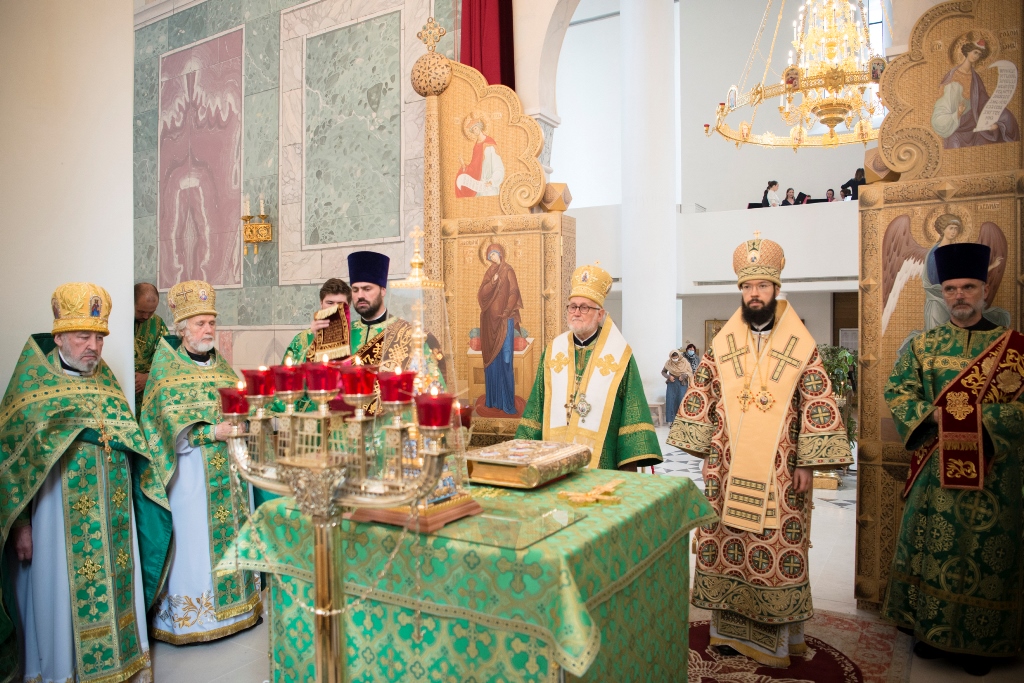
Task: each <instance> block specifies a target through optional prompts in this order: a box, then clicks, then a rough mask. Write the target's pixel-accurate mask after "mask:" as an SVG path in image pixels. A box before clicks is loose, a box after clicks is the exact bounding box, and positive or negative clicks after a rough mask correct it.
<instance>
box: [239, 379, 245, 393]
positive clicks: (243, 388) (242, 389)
mask: <svg viewBox="0 0 1024 683" xmlns="http://www.w3.org/2000/svg"><path fill="white" fill-rule="evenodd" d="M238 390H239V391H245V382H243V381H242V380H238Z"/></svg>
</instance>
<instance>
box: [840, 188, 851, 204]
mask: <svg viewBox="0 0 1024 683" xmlns="http://www.w3.org/2000/svg"><path fill="white" fill-rule="evenodd" d="M850 194H851V192H850V188H848V187H844V188H841V189H840V190H839V196H840V197H842V201H844V202H848V201H850Z"/></svg>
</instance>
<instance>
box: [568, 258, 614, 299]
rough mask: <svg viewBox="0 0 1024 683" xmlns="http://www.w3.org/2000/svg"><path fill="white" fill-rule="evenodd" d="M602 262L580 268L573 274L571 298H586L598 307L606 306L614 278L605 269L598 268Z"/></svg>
mask: <svg viewBox="0 0 1024 683" xmlns="http://www.w3.org/2000/svg"><path fill="white" fill-rule="evenodd" d="M598 263H600V261H595V262H594V263H593V264H592V265H588V266H580V267H579V268H577V269H576V271H575V272H574V273H573V274H572V291H571V292H569V297H570V298H571V297H574V296H584V297H586V298H588V299H590V300H591V301H593V302H594V303H596V304H597V305H598V306H604V298H605V297H606V296H608V292H610V291H611V290H612V276H611V274H610V273H609V272H608V271H607V270H605V269H604V268H600V267H598V265H597V264H598Z"/></svg>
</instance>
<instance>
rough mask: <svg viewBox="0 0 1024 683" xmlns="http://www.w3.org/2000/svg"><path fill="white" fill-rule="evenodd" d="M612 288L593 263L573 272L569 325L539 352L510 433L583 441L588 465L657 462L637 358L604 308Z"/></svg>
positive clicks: (629, 466) (658, 454) (628, 465)
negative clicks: (588, 455)
mask: <svg viewBox="0 0 1024 683" xmlns="http://www.w3.org/2000/svg"><path fill="white" fill-rule="evenodd" d="M611 287H612V277H611V275H610V274H609V273H608V272H607V271H606V270H604V269H603V268H599V267H598V266H596V265H588V266H581V267H579V268H577V269H576V272H575V273H573V276H572V291H571V292H570V294H569V305H568V306H567V307H566V311H567V321H568V325H569V330H570V331H569V332H563V333H562V334H560V335H558V336H557V337H555V339H554V340H553V341H552V342H551V343H550V344H548V346H547V347H546V348H545V349H544V351H543V353H541V356H540V363H539V365H538V366H537V378H536V380H534V383H533V391H531V392H530V398H529V400H528V401H527V402H526V407H525V408H524V409H523V417H522V419H521V421H520V423H519V427H518V429H517V430H516V438H517V439H535V440H540V439H543V440H546V441H565V442H573V443H578V444H585V445H587V446H589V447H590V449H591V451H592V457H591V461H590V467H592V468H594V467H600V468H603V469H621V470H630V471H636V470H637V468H639V467H646V466H648V465H655V464H657V463H660V462H661V445H660V444H659V443H658V437H657V434H655V431H654V424H653V422H652V421H651V409H650V407H649V406H648V405H647V397H646V396H645V395H644V388H643V384H642V383H641V381H640V372H639V370H638V369H637V366H636V360H634V358H633V353H632V351H631V350H630V348H629V344H627V343H626V340H625V339H624V338H623V336H622V333H621V332H619V328H618V327H616V325H615V323H614V322H612V320H611V318H609V317H608V314H607V311H605V310H604V308H603V306H604V300H605V297H606V296H607V295H608V292H609V291H610V290H611Z"/></svg>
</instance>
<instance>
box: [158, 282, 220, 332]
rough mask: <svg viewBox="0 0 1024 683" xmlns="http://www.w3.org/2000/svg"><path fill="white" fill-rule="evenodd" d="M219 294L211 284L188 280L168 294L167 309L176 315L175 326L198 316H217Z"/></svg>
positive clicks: (177, 285)
mask: <svg viewBox="0 0 1024 683" xmlns="http://www.w3.org/2000/svg"><path fill="white" fill-rule="evenodd" d="M216 304H217V292H215V291H214V289H213V286H212V285H211V284H210V283H209V282H203V281H202V280H186V281H185V282H179V283H178V284H176V285H174V286H173V287H171V289H170V291H168V292H167V307H168V308H170V309H171V313H172V314H173V315H174V324H175V325H177V324H178V323H180V322H181V321H182V320H187V319H189V318H192V317H195V316H197V315H217V309H216V308H215V306H216Z"/></svg>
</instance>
